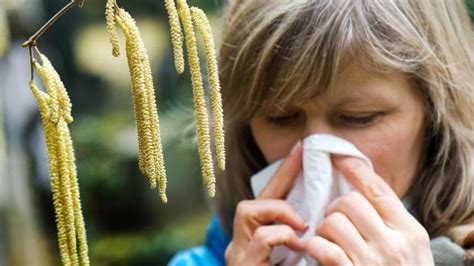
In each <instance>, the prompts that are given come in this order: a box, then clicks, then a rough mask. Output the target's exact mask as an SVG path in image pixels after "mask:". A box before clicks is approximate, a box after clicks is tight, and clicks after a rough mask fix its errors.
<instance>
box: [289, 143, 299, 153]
mask: <svg viewBox="0 0 474 266" xmlns="http://www.w3.org/2000/svg"><path fill="white" fill-rule="evenodd" d="M300 145H301V140H298V141H297V142H296V143H295V145H293V148H291V151H290V155H293V154H294V153H295V152H296V150H298V147H299V146H300Z"/></svg>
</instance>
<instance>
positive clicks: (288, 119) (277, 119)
mask: <svg viewBox="0 0 474 266" xmlns="http://www.w3.org/2000/svg"><path fill="white" fill-rule="evenodd" d="M300 116H301V114H300V113H298V112H296V113H291V114H288V115H278V116H265V121H266V122H267V123H270V124H274V125H277V126H285V125H289V124H291V123H293V122H296V121H297V120H298V119H299V118H300Z"/></svg>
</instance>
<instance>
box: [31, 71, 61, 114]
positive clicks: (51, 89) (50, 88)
mask: <svg viewBox="0 0 474 266" xmlns="http://www.w3.org/2000/svg"><path fill="white" fill-rule="evenodd" d="M33 66H34V68H35V70H36V72H37V73H38V74H39V75H40V77H41V79H42V80H43V82H44V85H45V87H46V90H47V92H48V96H49V97H50V98H51V101H50V102H49V107H50V108H49V112H50V115H49V118H50V119H51V121H52V122H53V123H57V122H58V120H59V116H60V115H59V105H58V104H56V103H57V102H58V95H57V91H56V89H55V88H56V86H55V84H54V78H53V77H52V76H51V72H48V71H47V69H45V68H44V67H43V66H41V65H40V64H38V63H37V62H34V63H33Z"/></svg>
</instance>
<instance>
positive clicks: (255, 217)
mask: <svg viewBox="0 0 474 266" xmlns="http://www.w3.org/2000/svg"><path fill="white" fill-rule="evenodd" d="M277 221H278V222H281V223H284V224H287V225H288V226H290V227H292V228H293V229H294V230H297V231H304V230H306V229H307V227H308V226H307V224H306V223H305V222H304V220H303V219H302V218H301V217H300V216H299V215H298V213H296V211H295V210H294V209H293V208H292V207H291V205H290V204H289V203H288V202H286V201H284V200H278V199H265V200H244V201H241V202H240V203H239V204H238V205H237V209H236V211H235V218H234V237H235V238H236V241H249V240H250V238H251V236H252V235H253V233H254V231H255V230H256V229H257V228H258V227H259V226H261V225H266V224H270V223H274V222H277Z"/></svg>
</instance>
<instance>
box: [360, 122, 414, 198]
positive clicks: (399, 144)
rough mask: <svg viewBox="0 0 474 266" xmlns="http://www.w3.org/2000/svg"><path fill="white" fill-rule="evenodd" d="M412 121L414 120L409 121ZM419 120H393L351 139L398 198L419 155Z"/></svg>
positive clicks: (407, 187)
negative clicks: (377, 128) (389, 123)
mask: <svg viewBox="0 0 474 266" xmlns="http://www.w3.org/2000/svg"><path fill="white" fill-rule="evenodd" d="M412 121H413V120H412ZM422 132H423V130H422V126H421V121H419V123H416V122H415V123H409V122H406V123H393V124H392V125H391V126H387V127H385V128H384V129H379V130H377V131H374V132H372V133H368V132H367V133H366V134H364V136H361V137H360V138H358V139H356V140H354V143H356V146H357V147H358V148H359V149H360V150H361V151H362V152H363V153H364V154H365V155H367V156H368V157H369V158H370V160H371V161H372V164H373V165H374V168H375V172H376V173H377V174H378V175H380V176H381V177H382V178H383V179H384V180H385V181H386V182H387V183H388V184H389V185H390V187H391V188H392V189H393V190H394V191H395V192H396V193H397V195H398V196H399V197H403V196H404V195H405V194H406V192H407V191H408V189H409V188H410V186H411V184H412V181H413V178H414V175H415V174H416V171H417V168H418V164H419V160H420V157H421V150H422V143H423V134H422Z"/></svg>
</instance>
